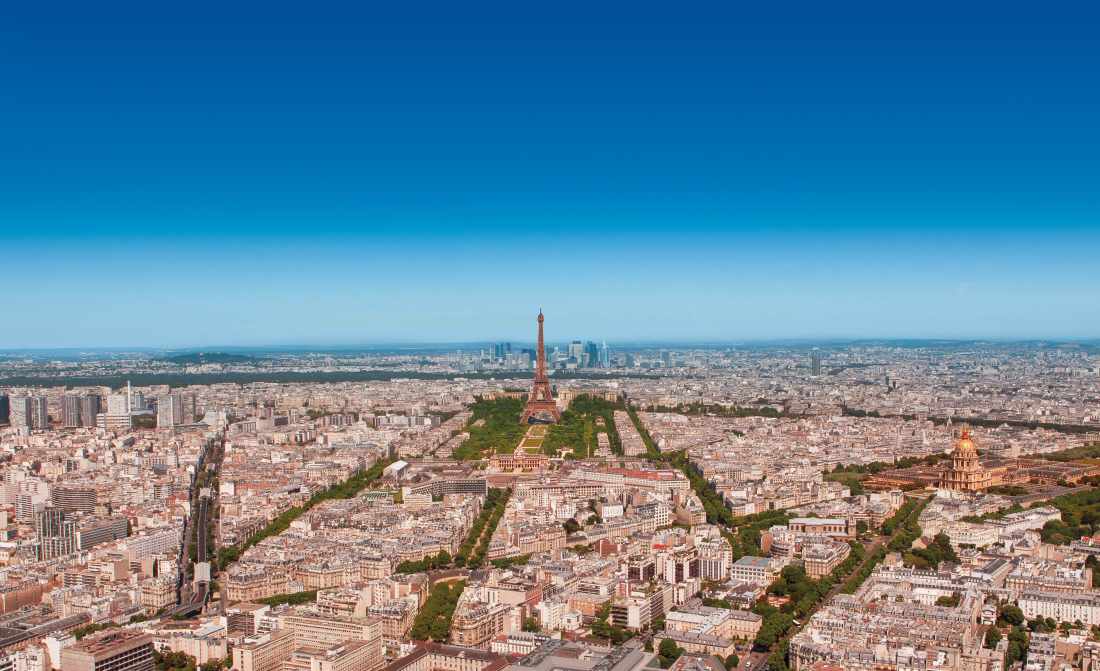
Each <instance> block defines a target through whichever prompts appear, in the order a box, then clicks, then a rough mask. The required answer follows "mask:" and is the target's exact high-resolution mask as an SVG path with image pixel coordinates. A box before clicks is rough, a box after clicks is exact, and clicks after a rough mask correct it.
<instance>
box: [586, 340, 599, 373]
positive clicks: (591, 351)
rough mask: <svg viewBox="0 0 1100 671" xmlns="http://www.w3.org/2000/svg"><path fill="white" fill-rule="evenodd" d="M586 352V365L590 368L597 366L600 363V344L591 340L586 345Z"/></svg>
mask: <svg viewBox="0 0 1100 671" xmlns="http://www.w3.org/2000/svg"><path fill="white" fill-rule="evenodd" d="M584 353H585V355H586V357H585V358H586V361H585V362H584V365H585V366H588V367H589V368H595V367H596V366H598V365H600V346H599V345H597V344H596V343H594V342H592V341H591V340H589V341H588V342H587V343H585V345H584Z"/></svg>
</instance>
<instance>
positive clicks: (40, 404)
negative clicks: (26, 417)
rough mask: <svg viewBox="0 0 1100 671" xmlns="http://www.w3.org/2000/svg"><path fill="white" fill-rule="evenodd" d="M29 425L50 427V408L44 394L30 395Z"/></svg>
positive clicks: (37, 427) (41, 427)
mask: <svg viewBox="0 0 1100 671" xmlns="http://www.w3.org/2000/svg"><path fill="white" fill-rule="evenodd" d="M31 425H32V426H33V427H34V428H36V429H43V430H44V429H48V428H50V410H49V405H48V402H47V400H46V397H45V396H32V397H31Z"/></svg>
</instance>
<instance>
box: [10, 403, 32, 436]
mask: <svg viewBox="0 0 1100 671" xmlns="http://www.w3.org/2000/svg"><path fill="white" fill-rule="evenodd" d="M11 425H12V426H13V427H15V428H19V429H30V428H32V427H34V415H33V411H32V410H31V398H30V396H12V398H11Z"/></svg>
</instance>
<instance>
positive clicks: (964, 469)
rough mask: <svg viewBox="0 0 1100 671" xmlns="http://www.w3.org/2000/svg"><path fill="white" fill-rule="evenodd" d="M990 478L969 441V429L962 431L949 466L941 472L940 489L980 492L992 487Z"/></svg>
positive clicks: (975, 449) (972, 443)
mask: <svg viewBox="0 0 1100 671" xmlns="http://www.w3.org/2000/svg"><path fill="white" fill-rule="evenodd" d="M992 484H993V483H992V476H991V474H990V473H989V471H987V470H986V469H985V468H984V467H983V466H982V463H981V461H980V459H979V458H978V450H977V448H975V447H974V441H972V440H971V439H970V429H963V431H962V435H961V436H960V437H959V442H957V443H956V444H955V451H954V452H952V453H951V466H950V467H949V468H948V469H947V470H945V471H944V472H943V478H942V480H940V487H941V488H943V489H951V490H956V491H965V492H980V491H984V490H986V489H989V488H990V487H991V486H992Z"/></svg>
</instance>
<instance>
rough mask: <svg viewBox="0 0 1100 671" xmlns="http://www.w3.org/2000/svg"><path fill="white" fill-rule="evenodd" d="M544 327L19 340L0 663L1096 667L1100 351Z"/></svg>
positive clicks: (10, 399)
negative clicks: (341, 338)
mask: <svg viewBox="0 0 1100 671" xmlns="http://www.w3.org/2000/svg"><path fill="white" fill-rule="evenodd" d="M550 324H551V325H552V322H550ZM537 329H538V330H537V335H538V338H537V339H536V340H534V342H533V343H526V344H518V343H508V342H500V343H491V344H489V345H487V346H486V345H481V346H461V347H457V348H440V349H437V350H432V349H430V348H424V349H422V350H419V351H415V352H407V351H404V352H403V351H399V350H393V351H385V350H379V351H358V352H356V351H344V352H297V353H294V352H290V353H288V352H253V353H248V354H245V353H226V352H190V353H180V352H164V353H156V352H127V353H110V354H100V355H96V354H95V353H81V354H79V355H73V354H72V353H56V352H55V353H51V354H43V353H40V352H37V353H36V352H21V353H9V355H8V356H7V357H6V358H4V359H3V360H2V362H0V385H2V387H0V390H2V394H0V423H2V426H3V428H2V429H0V453H2V458H3V466H2V468H3V476H4V477H3V485H2V486H3V501H2V504H3V510H2V511H0V525H2V527H0V534H2V541H0V562H2V568H0V579H2V580H3V584H2V586H0V606H2V615H0V620H2V622H0V637H2V638H0V645H2V648H3V655H4V657H3V662H0V666H3V667H4V668H11V669H14V670H15V671H48V670H49V669H51V668H60V669H64V670H66V671H67V670H69V669H89V670H92V671H94V670H95V669H100V668H123V667H116V666H111V665H117V664H122V663H123V662H125V664H133V665H134V666H132V667H125V668H145V667H144V665H150V667H149V668H152V666H156V668H158V669H167V668H173V669H175V668H179V669H183V668H188V669H190V668H198V667H202V669H203V670H204V671H215V670H216V669H226V668H232V669H235V670H236V671H292V670H293V671H299V670H304V669H315V670H318V671H327V670H329V669H331V670H333V671H337V670H342V669H349V670H350V669H354V670H357V671H358V670H362V671H376V670H379V669H383V668H385V669H387V670H392V671H398V670H404V669H410V668H411V669H414V670H416V671H420V670H424V671H430V670H433V669H453V670H455V671H484V669H492V670H493V671H495V670H497V669H503V668H509V667H514V668H515V670H516V671H520V670H522V669H525V668H527V667H539V668H546V669H568V670H575V671H588V670H590V669H594V668H596V667H601V668H606V669H615V670H616V671H628V670H630V671H635V670H637V669H641V668H657V667H659V668H672V669H675V670H676V671H683V670H685V669H686V670H691V671H695V670H699V671H704V670H707V669H713V671H720V670H725V671H733V670H734V669H744V670H746V671H753V670H757V669H763V668H765V667H767V668H770V669H783V668H791V669H796V670H805V669H813V670H816V671H826V670H828V669H867V670H868V671H870V670H872V669H875V670H878V669H899V670H900V669H945V670H951V671H954V670H958V671H977V670H981V671H1001V670H1003V669H1010V668H1013V667H1014V666H1019V665H1020V664H1021V663H1026V668H1027V669H1052V668H1073V669H1082V670H1083V671H1088V670H1090V669H1094V668H1098V667H1097V666H1096V665H1097V664H1100V591H1097V590H1095V589H1094V587H1093V575H1094V570H1095V568H1096V564H1097V557H1098V556H1100V489H1097V487H1096V485H1097V483H1098V482H1100V351H1097V349H1096V347H1095V346H1091V345H1090V344H1088V343H1073V342H1069V343H1058V342H1021V343H988V342H931V341H929V342H921V341H911V342H890V341H878V342H850V343H836V342H834V343H819V344H816V345H814V344H805V345H799V344H767V343H759V344H738V345H733V344H730V345H724V346H722V345H707V346H702V345H699V346H676V345H668V346H644V347H640V346H625V345H624V346H614V345H612V346H609V345H608V344H606V343H604V342H602V341H601V342H598V343H597V342H596V341H584V340H573V341H569V342H566V343H556V342H553V341H546V342H545V343H544V340H543V330H544V318H543V315H542V313H541V312H540V313H539V314H538V320H537ZM259 375H267V376H273V377H272V378H270V379H263V378H260V377H252V376H259ZM279 375H292V376H293V377H291V378H288V379H285V380H283V379H279V378H278V377H277V376H279ZM189 378H191V381H189ZM96 379H99V380H127V382H125V383H119V384H114V385H112V384H110V383H109V382H106V383H102V384H89V383H88V380H96ZM134 380H140V381H141V383H140V384H135V383H134ZM120 660H122V661H120Z"/></svg>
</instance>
